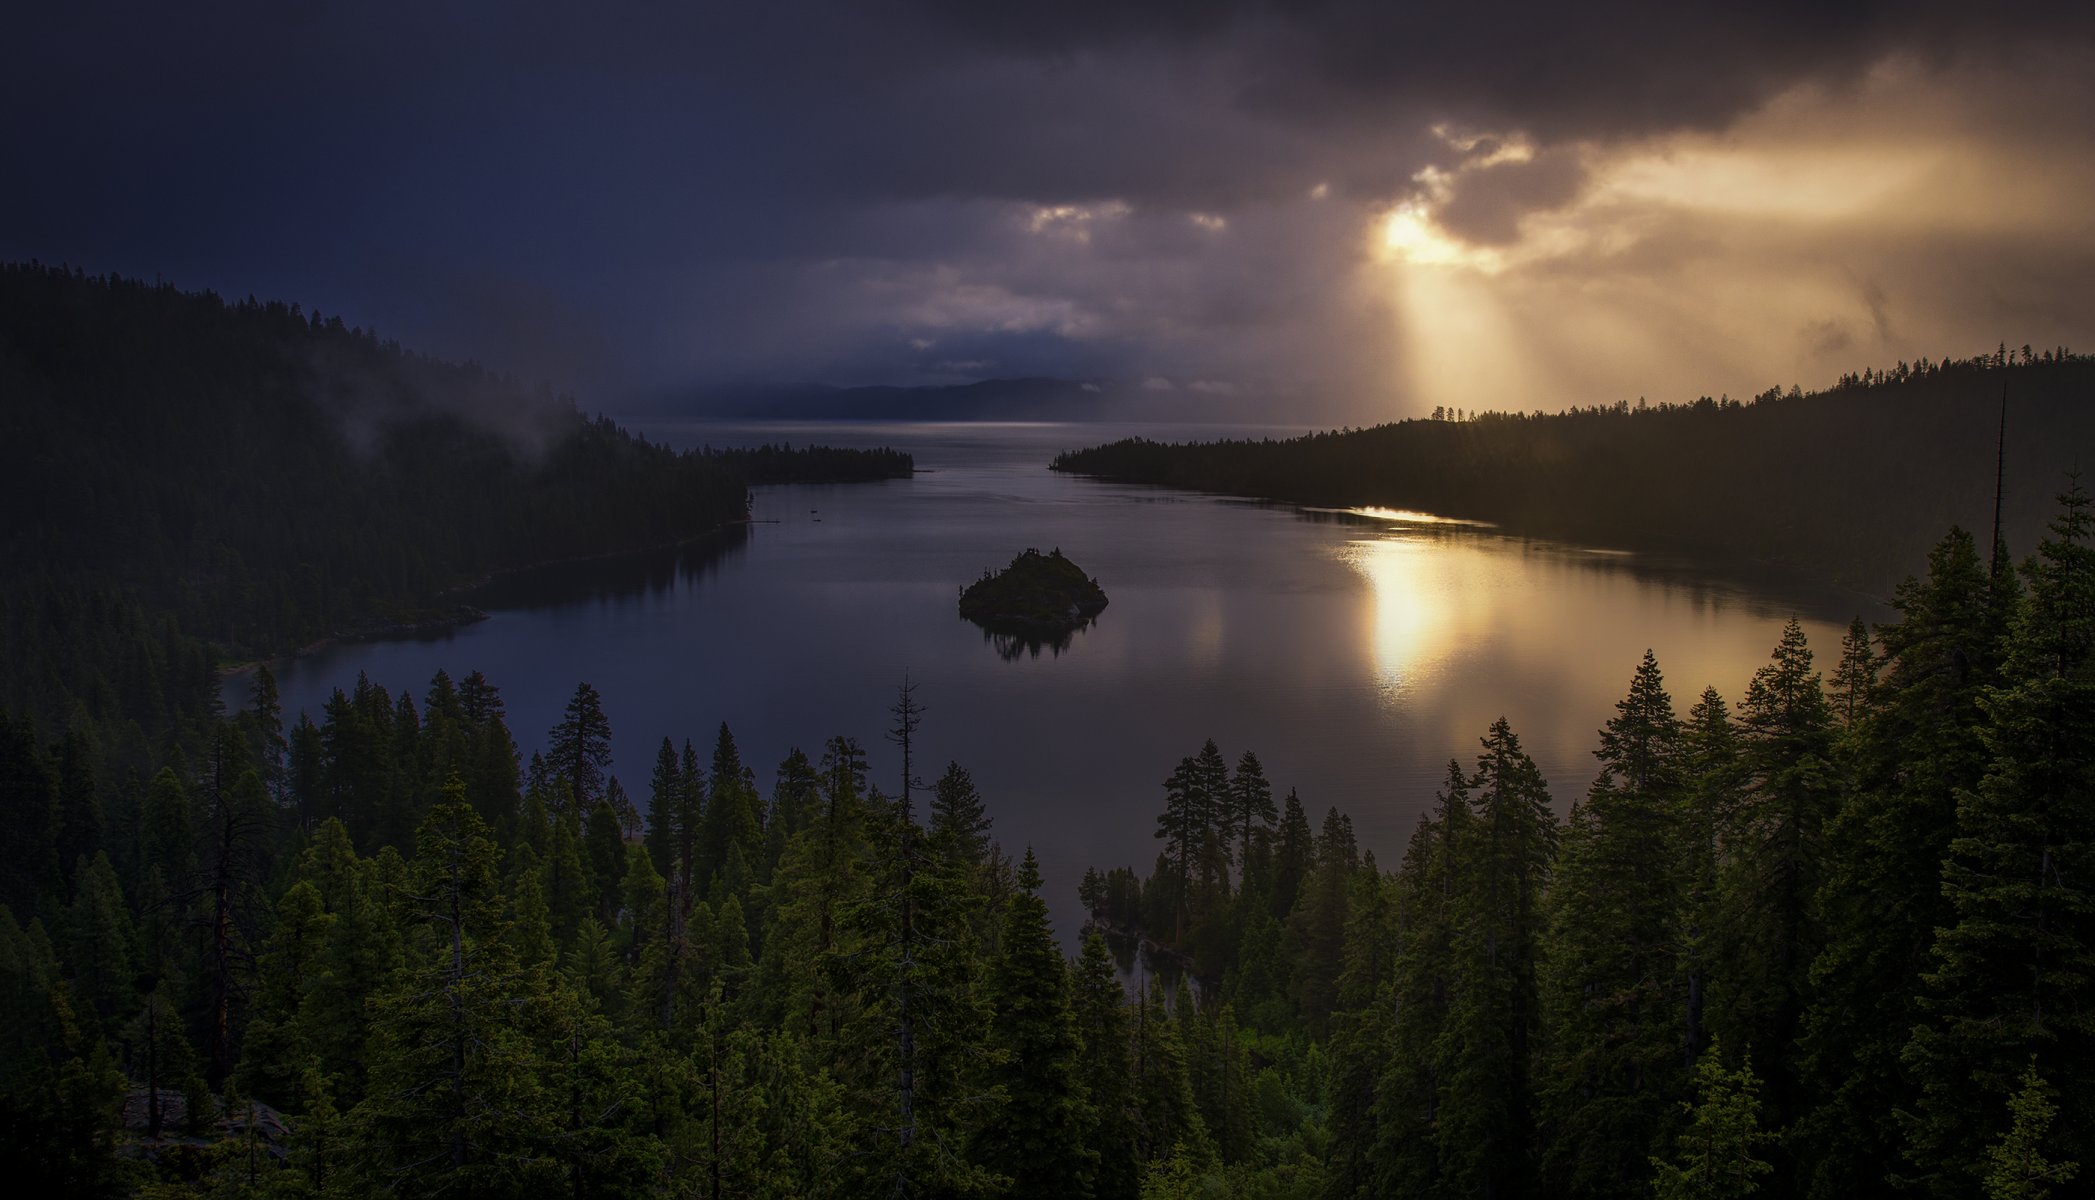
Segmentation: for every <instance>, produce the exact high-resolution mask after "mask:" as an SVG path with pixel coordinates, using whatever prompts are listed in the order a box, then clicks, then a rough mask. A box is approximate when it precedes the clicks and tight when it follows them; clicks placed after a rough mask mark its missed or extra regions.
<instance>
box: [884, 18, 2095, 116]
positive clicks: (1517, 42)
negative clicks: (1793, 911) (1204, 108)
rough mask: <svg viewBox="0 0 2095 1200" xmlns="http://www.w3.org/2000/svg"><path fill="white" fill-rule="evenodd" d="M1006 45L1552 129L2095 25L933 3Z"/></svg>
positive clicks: (1685, 107) (1689, 107)
mask: <svg viewBox="0 0 2095 1200" xmlns="http://www.w3.org/2000/svg"><path fill="white" fill-rule="evenodd" d="M925 7H926V9H927V10H928V11H930V12H932V13H934V14H936V15H937V16H938V17H939V18H940V19H942V20H944V21H946V22H949V23H950V24H951V25H952V26H953V27H954V28H956V29H960V30H962V31H964V32H966V33H967V34H969V35H971V36H973V37H974V38H976V39H978V40H979V41H980V42H981V43H982V44H983V45H985V46H991V47H995V48H997V49H999V50H1002V51H1004V52H1007V53H1013V54H1020V55H1029V56H1036V57H1042V58H1047V59H1050V60H1052V59H1054V58H1058V57H1069V56H1073V55H1076V54H1078V53H1081V52H1083V51H1087V50H1097V49H1100V48H1104V47H1127V46H1146V47H1152V48H1161V47H1180V46H1202V47H1206V48H1209V49H1212V50H1215V51H1220V52H1227V53H1230V54H1233V55H1235V56H1237V57H1238V58H1239V59H1240V60H1241V62H1242V65H1243V73H1242V78H1243V85H1242V93H1241V94H1242V96H1243V98H1244V100H1245V101H1246V103H1248V104H1249V105H1251V106H1253V107H1256V108H1262V109H1270V110H1273V111H1277V112H1282V113H1286V114H1289V115H1290V116H1295V117H1300V118H1314V119H1319V120H1329V119H1333V118H1339V117H1346V116H1357V115H1359V114H1361V113H1363V112H1365V113H1368V114H1376V113H1387V112H1390V111H1392V110H1393V109H1394V110H1396V111H1402V112H1406V113H1411V112H1418V111H1427V112H1432V111H1436V110H1437V111H1440V112H1441V113H1443V115H1445V116H1448V117H1466V118H1468V119H1472V120H1479V121H1484V122H1497V123H1506V124H1512V125H1516V126H1519V127H1521V128H1524V129H1527V130H1529V131H1530V132H1532V133H1534V134H1536V135H1537V136H1540V137H1543V138H1545V139H1552V140H1553V139H1557V138H1590V137H1610V136H1620V135H1626V134H1641V133H1651V132H1658V131H1666V130H1672V129H1678V128H1682V127H1699V128H1709V127H1715V126H1719V125H1721V124H1723V123H1724V122H1725V121H1727V120H1729V119H1730V118H1732V117H1734V116H1736V115H1737V114H1738V113H1740V112H1742V111H1744V110H1746V109H1748V108H1750V107H1752V106H1753V105H1755V104H1757V103H1758V102H1760V101H1761V100H1764V99H1765V98H1766V97H1767V96H1768V95H1770V94H1771V93H1773V92H1775V91H1777V90H1780V89H1781V88H1783V87H1786V86H1788V85H1790V84H1793V83H1795V82H1797V81H1799V80H1801V79H1806V78H1814V77H1816V78H1842V77H1849V76H1852V75H1853V74H1854V73H1855V72H1856V71H1857V70H1858V69H1859V68H1861V67H1864V66H1866V65H1868V64H1869V63H1870V62H1872V61H1874V60H1876V59H1877V58H1880V57H1882V56H1883V55H1884V54H1886V53H1889V52H1891V51H1894V50H1907V51H1912V52H1916V53H1920V54H1923V55H1927V56H1930V57H1936V58H1948V57H1959V56H1962V57H1969V56H1988V55H1997V54H2001V53H2007V52H2010V51H2012V50H2013V49H2014V48H2016V47H2018V46H2020V45H2022V44H2025V43H2026V42H2028V41H2029V40H2031V39H2033V38H2038V39H2044V40H2046V41H2051V42H2054V43H2055V42H2056V41H2057V40H2059V39H2075V38H2086V37H2088V36H2089V33H2090V30H2091V28H2095V14H2091V13H2090V11H2089V8H2088V6H2087V5H2085V4H2079V3H2066V2H2050V0H2037V2H2034V3H2020V4H2010V5H2006V6H1999V7H1991V6H1980V5H1973V4H1969V3H1956V2H1952V0H1918V2H1916V0H1873V2H1868V3H1854V2H1851V0H1763V2H1761V3H1753V4H1741V3H1710V2H1706V0H1705V2H1702V3H1665V2H1651V0H1588V2H1585V3H1576V4H1567V3H1533V2H1527V0H1426V2H1422V3H1390V2H1388V0H1296V2H1292V3H1290V2H1277V3H1276V2H1259V0H1216V2H1214V3H1199V2H1197V0H1164V2H1162V3H1147V4H1145V3H1140V2H1139V0H1138V2H1135V3H1124V2H1119V0H1077V2H1075V3H1063V4H1053V5H1028V4H982V3H975V2H972V0H925Z"/></svg>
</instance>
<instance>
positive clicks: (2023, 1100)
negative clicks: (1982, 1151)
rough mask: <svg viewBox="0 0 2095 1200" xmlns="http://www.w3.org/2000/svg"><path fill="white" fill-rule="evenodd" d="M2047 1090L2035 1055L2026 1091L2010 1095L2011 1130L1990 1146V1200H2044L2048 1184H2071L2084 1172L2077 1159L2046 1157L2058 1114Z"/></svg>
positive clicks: (2026, 1074)
mask: <svg viewBox="0 0 2095 1200" xmlns="http://www.w3.org/2000/svg"><path fill="white" fill-rule="evenodd" d="M2044 1092H2045V1087H2044V1080H2043V1078H2042V1077H2041V1076H2039V1075H2038V1074H2037V1060H2036V1059H2035V1058H2034V1057H2033V1058H2031V1059H2030V1065H2029V1069H2028V1070H2026V1071H2024V1072H2023V1073H2022V1090H2021V1091H2019V1092H2016V1093H2015V1094H2014V1095H2013V1096H2011V1097H2009V1098H2008V1117H2009V1120H2008V1132H2007V1133H2005V1134H2003V1135H2002V1136H2001V1139H2000V1141H1998V1142H1996V1143H1994V1144H1993V1145H1991V1146H1988V1147H1986V1161H1987V1165H1988V1168H1989V1169H1988V1170H1987V1172H1986V1196H1987V1200H2044V1198H2045V1197H2046V1196H2049V1195H2050V1194H2051V1188H2050V1187H2049V1186H2048V1185H2050V1184H2055V1183H2056V1184H2065V1183H2071V1182H2072V1181H2073V1177H2074V1176H2075V1175H2078V1174H2079V1173H2080V1164H2079V1163H2077V1162H2052V1161H2050V1160H2049V1159H2047V1158H2045V1157H2044V1150H2043V1143H2044V1136H2045V1135H2046V1134H2047V1133H2049V1132H2051V1123H2052V1120H2053V1119H2054V1118H2056V1117H2057V1116H2058V1109H2057V1108H2056V1107H2054V1106H2053V1105H2052V1103H2051V1101H2050V1100H2049V1099H2048V1098H2046V1096H2045V1094H2044Z"/></svg>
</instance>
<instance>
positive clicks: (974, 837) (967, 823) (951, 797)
mask: <svg viewBox="0 0 2095 1200" xmlns="http://www.w3.org/2000/svg"><path fill="white" fill-rule="evenodd" d="M989 828H990V820H989V813H988V810H987V807H986V806H985V805H984V804H983V803H982V793H980V792H978V791H976V790H975V780H974V777H973V776H971V775H969V774H968V773H967V768H965V767H963V766H961V765H960V764H959V763H957V762H949V763H947V764H946V773H945V774H943V775H941V776H939V778H938V783H937V784H936V785H935V786H934V787H933V789H932V794H931V838H932V841H933V843H934V844H935V845H938V846H940V847H943V848H945V849H946V850H947V851H948V852H949V853H952V854H954V855H956V856H957V857H958V858H959V859H960V861H961V862H963V863H965V864H967V866H968V867H969V868H970V869H972V870H980V869H981V868H982V867H983V865H984V864H985V863H987V862H988V861H989V849H990V840H989Z"/></svg>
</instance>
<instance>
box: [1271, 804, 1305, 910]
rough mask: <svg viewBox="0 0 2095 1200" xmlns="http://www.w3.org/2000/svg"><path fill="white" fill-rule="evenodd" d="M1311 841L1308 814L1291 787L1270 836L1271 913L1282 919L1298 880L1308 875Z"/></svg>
mask: <svg viewBox="0 0 2095 1200" xmlns="http://www.w3.org/2000/svg"><path fill="white" fill-rule="evenodd" d="M1314 841H1315V839H1314V837H1312V835H1311V833H1310V828H1309V817H1308V816H1307V815H1305V814H1304V813H1303V811H1302V798H1301V797H1299V796H1297V795H1296V794H1295V789H1293V788H1289V789H1288V797H1287V799H1286V800H1285V801H1284V802H1282V804H1281V808H1280V828H1279V831H1278V832H1277V833H1276V834H1275V835H1274V846H1273V895H1272V897H1271V899H1272V902H1273V908H1272V911H1273V916H1274V917H1275V918H1277V919H1283V920H1284V919H1286V917H1287V915H1288V914H1289V913H1291V912H1293V911H1295V900H1296V898H1297V895H1298V893H1299V892H1300V891H1301V888H1302V880H1303V878H1304V877H1305V876H1307V875H1308V874H1309V868H1310V865H1311V863H1312V861H1313V860H1312V843H1313V842H1314Z"/></svg>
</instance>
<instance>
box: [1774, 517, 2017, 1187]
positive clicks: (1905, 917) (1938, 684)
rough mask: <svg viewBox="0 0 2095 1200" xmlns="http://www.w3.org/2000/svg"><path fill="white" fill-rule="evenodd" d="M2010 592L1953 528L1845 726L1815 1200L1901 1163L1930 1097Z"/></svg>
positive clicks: (1816, 1017) (1813, 1045)
mask: <svg viewBox="0 0 2095 1200" xmlns="http://www.w3.org/2000/svg"><path fill="white" fill-rule="evenodd" d="M2001 594H2002V593H2001V591H2000V583H1999V581H1998V580H1997V579H1996V578H1994V577H1993V576H1991V575H1989V573H1988V571H1987V569H1986V566H1985V564H1984V563H1982V562H1981V561H1980V559H1979V555H1978V549H1977V547H1976V545H1975V544H1974V543H1973V541H1972V539H1971V537H1970V535H1968V534H1966V533H1964V532H1963V531H1962V530H1957V529H1953V530H1951V531H1950V534H1949V536H1948V537H1945V538H1944V539H1943V541H1942V542H1941V544H1940V545H1938V546H1937V547H1936V548H1935V551H1934V553H1933V554H1932V555H1930V556H1929V560H1928V575H1927V578H1926V579H1925V580H1924V581H1922V580H1912V579H1909V580H1907V581H1906V583H1905V584H1903V585H1902V586H1901V587H1900V588H1899V590H1898V594H1897V596H1896V598H1895V599H1894V602H1893V603H1894V606H1895V607H1896V608H1897V609H1898V610H1899V614H1900V615H1899V620H1897V621H1896V622H1893V623H1891V624H1887V625H1884V626H1881V627H1880V628H1879V629H1878V631H1877V637H1878V640H1879V641H1880V642H1881V643H1882V645H1883V648H1884V657H1883V666H1884V671H1885V673H1884V677H1883V679H1882V680H1881V681H1876V682H1874V683H1873V684H1872V686H1871V689H1870V691H1869V693H1868V696H1867V703H1866V704H1864V705H1862V706H1860V707H1859V708H1855V709H1853V711H1852V715H1846V714H1844V715H1843V721H1844V723H1845V725H1846V736H1845V737H1844V738H1843V740H1842V741H1841V743H1840V744H1839V746H1838V749H1839V751H1840V753H1841V756H1842V758H1843V761H1845V762H1846V763H1847V764H1848V768H1847V770H1846V772H1845V774H1846V775H1847V776H1848V778H1849V786H1848V794H1847V798H1846V801H1845V803H1844V805H1843V807H1842V809H1841V811H1840V813H1839V815H1838V816H1836V817H1835V818H1834V821H1833V823H1832V824H1831V825H1830V826H1829V828H1828V831H1827V839H1826V842H1827V846H1826V856H1827V868H1826V883H1825V885H1824V887H1823V888H1822V889H1821V892H1820V898H1819V908H1820V911H1821V912H1822V913H1823V914H1824V915H1825V920H1826V924H1827V943H1826V948H1825V949H1824V950H1823V951H1822V952H1821V953H1820V955H1819V957H1818V961H1817V962H1815V963H1814V964H1813V965H1812V972H1811V985H1812V992H1813V997H1814V998H1813V1001H1812V1004H1811V1007H1810V1009H1809V1011H1808V1012H1807V1014H1806V1017H1805V1028H1804V1040H1803V1050H1804V1055H1805V1058H1804V1069H1805V1072H1806V1074H1807V1084H1808V1087H1809V1089H1810V1093H1811V1096H1810V1102H1811V1107H1810V1109H1809V1111H1808V1112H1807V1113H1806V1114H1805V1116H1804V1118H1803V1120H1802V1122H1801V1123H1800V1126H1799V1130H1798V1138H1797V1140H1798V1144H1799V1146H1800V1148H1801V1149H1802V1151H1803V1153H1804V1154H1805V1156H1807V1157H1808V1158H1809V1159H1810V1160H1811V1161H1812V1163H1813V1167H1812V1171H1811V1179H1810V1186H1811V1190H1812V1193H1813V1194H1814V1195H1816V1196H1820V1197H1825V1198H1828V1200H1831V1198H1833V1197H1839V1196H1847V1195H1852V1194H1854V1193H1855V1192H1857V1191H1861V1190H1867V1189H1869V1188H1871V1187H1874V1186H1876V1185H1877V1184H1878V1183H1879V1182H1881V1181H1882V1180H1883V1179H1884V1178H1885V1177H1886V1176H1887V1175H1888V1174H1891V1173H1893V1172H1894V1171H1895V1170H1896V1169H1897V1168H1898V1167H1899V1165H1900V1164H1899V1147H1900V1141H1901V1139H1900V1130H1899V1126H1898V1123H1897V1118H1896V1115H1895V1114H1896V1113H1897V1112H1898V1110H1900V1109H1902V1108H1910V1106H1911V1101H1910V1097H1911V1096H1912V1095H1913V1094H1914V1092H1915V1090H1916V1086H1917V1085H1916V1083H1915V1081H1914V1080H1913V1079H1912V1078H1911V1077H1910V1075H1909V1073H1908V1072H1907V1070H1906V1068H1905V1067H1904V1065H1903V1064H1902V1063H1901V1061H1900V1054H1901V1051H1902V1050H1903V1049H1904V1047H1905V1043H1906V1040H1907V1038H1908V1037H1909V1036H1910V1033H1911V1030H1912V1029H1913V1026H1914V1024H1915V1023H1916V1022H1917V1021H1918V1020H1919V1013H1918V1011H1917V1009H1916V999H1915V998H1916V997H1917V996H1918V994H1919V993H1920V990H1921V989H1920V976H1921V974H1922V973H1923V972H1924V971H1926V970H1927V969H1929V965H1930V964H1929V962H1928V951H1929V949H1930V947H1931V946H1932V945H1933V943H1934V938H1935V931H1936V929H1938V928H1940V927H1942V926H1946V925H1948V924H1950V922H1951V921H1952V919H1953V914H1952V911H1951V909H1950V906H1949V903H1948V901H1947V900H1946V899H1945V898H1944V894H1943V889H1942V860H1943V858H1944V857H1945V856H1946V855H1947V854H1948V852H1949V846H1950V841H1951V839H1952V838H1953V837H1954V836H1955V833H1956V815H1957V794H1958V793H1959V792H1960V791H1965V790H1969V789H1971V788H1973V787H1976V786H1977V785H1978V782H1979V779H1980V777H1981V776H1982V775H1983V774H1984V773H1985V768H1986V752H1985V747H1984V745H1983V744H1982V743H1981V741H1980V737H1979V727H1980V725H1981V724H1982V723H1983V716H1982V714H1981V712H1980V709H1979V702H1980V698H1981V696H1982V695H1983V694H1984V692H1985V689H1986V688H1988V687H1990V686H1993V685H1994V684H1996V683H1997V682H1998V676H1999V669H2000V663H2001V654H2002V641H2003V637H2004V634H2005V624H2006V613H2005V612H2003V611H2002V610H2001V606H2000V605H1999V603H1998V602H1997V601H1998V600H1999V598H2000V596H2001ZM1852 640H1853V639H1852V637H1851V641H1852ZM1855 656H1856V652H1855V651H1854V649H1853V648H1852V647H1851V648H1850V650H1849V652H1848V653H1846V654H1844V655H1843V673H1844V674H1851V673H1852V672H1851V671H1850V669H1849V667H1848V666H1847V665H1846V663H1847V660H1849V659H1852V658H1853V657H1855ZM1845 690H1846V691H1848V692H1850V693H1852V691H1853V688H1852V687H1848V688H1846V689H1845ZM1841 691H1842V689H1836V696H1837V697H1838V696H1840V695H1841Z"/></svg>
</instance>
